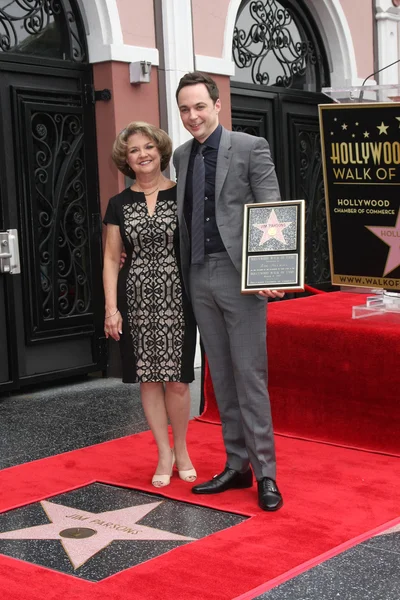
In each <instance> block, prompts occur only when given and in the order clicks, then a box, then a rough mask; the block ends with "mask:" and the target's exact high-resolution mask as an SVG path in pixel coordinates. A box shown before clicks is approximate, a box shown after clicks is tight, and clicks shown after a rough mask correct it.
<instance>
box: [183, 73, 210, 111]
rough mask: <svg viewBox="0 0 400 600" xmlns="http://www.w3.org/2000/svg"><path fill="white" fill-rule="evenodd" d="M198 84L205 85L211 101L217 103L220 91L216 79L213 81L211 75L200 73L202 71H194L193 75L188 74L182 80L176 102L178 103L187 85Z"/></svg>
mask: <svg viewBox="0 0 400 600" xmlns="http://www.w3.org/2000/svg"><path fill="white" fill-rule="evenodd" d="M198 83H204V85H205V86H206V88H207V91H208V93H209V96H210V98H211V100H212V101H213V102H214V104H215V103H216V101H217V100H218V98H219V89H218V86H217V84H216V83H215V81H214V79H212V78H211V77H210V76H209V75H206V74H205V73H200V71H193V72H192V73H186V75H184V76H183V77H182V78H181V80H180V81H179V85H178V88H177V90H176V95H175V96H176V101H177V102H178V95H179V92H180V91H181V89H182V88H184V87H186V86H187V85H197V84H198Z"/></svg>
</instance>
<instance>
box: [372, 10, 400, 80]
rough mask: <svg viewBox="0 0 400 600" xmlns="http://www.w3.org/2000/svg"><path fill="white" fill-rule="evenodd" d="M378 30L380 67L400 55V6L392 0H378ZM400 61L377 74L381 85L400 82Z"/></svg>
mask: <svg viewBox="0 0 400 600" xmlns="http://www.w3.org/2000/svg"><path fill="white" fill-rule="evenodd" d="M375 18H376V20H377V31H378V36H377V37H378V40H377V46H378V66H377V68H378V69H382V68H383V67H386V66H387V65H390V63H392V62H394V61H395V60H396V58H400V56H399V32H400V8H396V7H394V6H393V3H392V1H391V0H377V2H376V14H375ZM399 67H400V63H398V64H396V65H393V66H392V67H389V68H388V69H385V70H384V71H382V72H381V73H379V75H377V76H376V79H378V81H379V84H380V85H387V84H396V83H400V77H399V73H400V70H399Z"/></svg>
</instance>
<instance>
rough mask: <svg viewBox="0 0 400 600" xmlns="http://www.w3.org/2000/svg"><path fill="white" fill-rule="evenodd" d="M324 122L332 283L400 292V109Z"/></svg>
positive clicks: (344, 107)
mask: <svg viewBox="0 0 400 600" xmlns="http://www.w3.org/2000/svg"><path fill="white" fill-rule="evenodd" d="M319 117H320V129H321V145H322V161H323V168H324V183H325V197H326V206H327V222H328V234H329V250H330V261H331V276H332V283H333V284H335V285H343V286H346V285H348V286H361V287H369V288H385V289H389V290H396V291H397V290H400V210H399V207H400V105H399V104H397V103H390V104H389V103H373V104H372V103H371V104H367V103H366V104H328V105H321V106H320V107H319Z"/></svg>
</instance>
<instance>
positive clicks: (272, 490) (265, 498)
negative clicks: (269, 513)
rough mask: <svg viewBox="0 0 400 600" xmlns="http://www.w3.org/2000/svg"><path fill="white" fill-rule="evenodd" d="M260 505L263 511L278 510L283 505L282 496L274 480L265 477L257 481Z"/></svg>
mask: <svg viewBox="0 0 400 600" xmlns="http://www.w3.org/2000/svg"><path fill="white" fill-rule="evenodd" d="M257 487H258V505H259V507H260V508H262V509H263V510H278V509H279V508H280V507H281V506H282V504H283V500H282V495H281V493H280V491H279V490H278V486H277V485H276V483H275V481H274V480H273V479H270V478H269V477H263V479H260V481H257Z"/></svg>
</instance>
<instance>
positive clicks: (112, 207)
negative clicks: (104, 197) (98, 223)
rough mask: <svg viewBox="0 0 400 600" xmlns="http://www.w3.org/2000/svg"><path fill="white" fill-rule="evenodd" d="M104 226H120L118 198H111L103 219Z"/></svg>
mask: <svg viewBox="0 0 400 600" xmlns="http://www.w3.org/2000/svg"><path fill="white" fill-rule="evenodd" d="M103 223H104V225H108V224H110V225H120V219H119V214H118V209H117V202H116V197H115V196H114V197H113V198H110V200H109V202H108V206H107V210H106V214H105V215H104V219H103Z"/></svg>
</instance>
